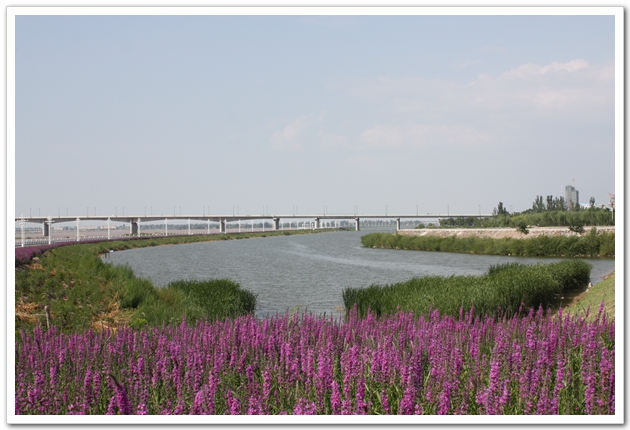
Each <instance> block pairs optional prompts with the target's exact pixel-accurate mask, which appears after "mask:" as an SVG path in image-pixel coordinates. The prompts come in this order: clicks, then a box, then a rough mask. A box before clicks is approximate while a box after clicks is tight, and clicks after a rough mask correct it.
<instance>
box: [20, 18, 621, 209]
mask: <svg viewBox="0 0 630 430" xmlns="http://www.w3.org/2000/svg"><path fill="white" fill-rule="evenodd" d="M15 41H16V64H15V71H16V84H15V85H16V86H15V88H16V107H15V113H16V140H15V154H16V155H15V190H16V192H15V212H16V215H19V214H20V213H23V214H25V215H28V213H29V211H31V212H32V213H33V215H37V214H38V212H41V214H42V215H48V214H51V215H56V214H57V212H58V208H61V212H62V213H64V214H65V208H68V211H69V212H70V213H74V214H82V213H85V211H86V208H87V207H89V208H90V213H92V212H93V208H94V207H96V210H97V214H99V215H102V214H113V213H114V208H115V207H118V208H119V209H118V210H119V214H120V208H122V207H125V213H126V214H142V213H144V208H145V207H151V208H152V210H153V213H154V214H162V213H163V214H169V213H172V211H173V206H176V207H178V208H179V207H180V206H181V210H182V213H183V214H186V213H188V214H191V213H201V212H202V210H203V209H202V208H203V207H205V208H206V209H205V210H206V211H207V210H208V209H207V208H208V207H209V208H210V211H211V212H212V213H223V214H226V213H232V208H233V206H238V207H239V212H240V213H241V214H255V213H261V212H262V210H263V206H265V207H268V210H269V212H270V213H289V214H290V213H292V211H293V207H294V206H298V208H299V213H301V214H306V213H321V211H322V208H323V206H324V205H326V206H327V207H328V212H329V213H343V212H347V213H350V212H353V211H354V207H355V206H358V211H359V213H383V212H384V211H385V206H386V205H387V206H388V211H389V213H393V212H399V213H415V211H416V205H417V206H418V207H419V212H420V213H428V212H431V213H435V212H446V210H447V207H448V208H449V210H450V212H451V213H476V212H477V211H478V208H479V206H481V211H482V212H491V211H492V209H493V208H494V207H495V206H496V205H497V203H498V202H499V201H502V202H503V203H504V204H505V205H506V206H507V207H508V208H509V207H512V208H513V210H515V211H520V210H524V209H527V208H529V207H531V204H532V202H533V200H534V198H535V197H536V195H543V196H546V195H554V196H558V195H560V187H561V185H568V184H571V182H572V180H573V179H574V178H575V184H576V188H577V189H578V190H579V191H580V197H581V200H582V202H584V203H586V202H588V199H589V197H591V196H593V197H595V198H596V202H597V203H605V202H607V201H608V192H614V191H615V188H614V186H615V170H614V167H615V166H614V163H615V142H614V100H615V87H614V77H615V74H614V71H615V70H614V65H615V58H614V48H615V45H614V42H615V40H614V17H613V16H18V17H17V18H16V35H15ZM178 211H179V209H178ZM206 213H207V212H206Z"/></svg>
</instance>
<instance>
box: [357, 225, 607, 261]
mask: <svg viewBox="0 0 630 430" xmlns="http://www.w3.org/2000/svg"><path fill="white" fill-rule="evenodd" d="M361 243H362V244H363V246H365V247H368V248H388V249H406V250H415V251H443V252H460V253H472V254H485V255H513V256H521V257H614V256H615V233H614V232H612V233H609V232H601V233H598V232H597V230H596V229H592V230H591V231H590V232H589V233H588V234H585V235H582V236H537V237H532V238H527V239H512V238H505V239H493V238H486V237H478V236H469V237H462V238H460V237H456V236H449V237H437V236H406V235H400V234H389V233H371V234H367V235H365V236H363V237H361Z"/></svg>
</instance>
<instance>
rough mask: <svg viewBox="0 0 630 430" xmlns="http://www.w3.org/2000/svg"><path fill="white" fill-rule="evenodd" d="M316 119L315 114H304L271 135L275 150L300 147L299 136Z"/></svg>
mask: <svg viewBox="0 0 630 430" xmlns="http://www.w3.org/2000/svg"><path fill="white" fill-rule="evenodd" d="M315 121H316V118H315V115H302V116H300V117H298V118H296V119H295V120H294V121H293V122H291V123H289V124H288V125H287V126H286V127H284V129H283V130H282V131H276V132H274V133H273V134H272V135H271V145H272V148H273V149H275V150H295V149H298V148H299V147H300V142H299V141H298V137H299V136H300V134H302V133H303V132H304V131H305V130H306V129H308V128H309V127H310V126H311V125H313V123H314V122H315Z"/></svg>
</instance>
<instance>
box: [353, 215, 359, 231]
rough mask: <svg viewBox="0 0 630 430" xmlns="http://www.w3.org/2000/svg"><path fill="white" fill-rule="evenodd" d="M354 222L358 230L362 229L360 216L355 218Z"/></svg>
mask: <svg viewBox="0 0 630 430" xmlns="http://www.w3.org/2000/svg"><path fill="white" fill-rule="evenodd" d="M354 222H355V230H356V231H359V230H361V229H360V228H359V217H357V218H355V219H354Z"/></svg>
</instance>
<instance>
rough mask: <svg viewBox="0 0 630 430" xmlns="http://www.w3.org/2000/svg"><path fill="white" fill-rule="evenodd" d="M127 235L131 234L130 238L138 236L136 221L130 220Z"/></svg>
mask: <svg viewBox="0 0 630 430" xmlns="http://www.w3.org/2000/svg"><path fill="white" fill-rule="evenodd" d="M129 234H131V235H132V236H137V235H138V221H134V220H131V223H130V225H129Z"/></svg>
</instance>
